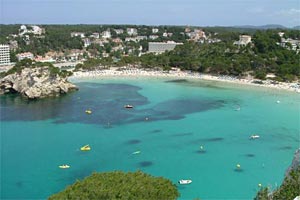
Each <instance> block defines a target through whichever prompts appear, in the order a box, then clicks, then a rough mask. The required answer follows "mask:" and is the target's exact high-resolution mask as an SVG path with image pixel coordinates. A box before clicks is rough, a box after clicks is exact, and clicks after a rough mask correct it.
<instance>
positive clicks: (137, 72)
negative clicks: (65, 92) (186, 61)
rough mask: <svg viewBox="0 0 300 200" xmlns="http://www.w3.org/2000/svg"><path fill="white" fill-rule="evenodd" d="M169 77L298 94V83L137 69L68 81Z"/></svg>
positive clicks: (80, 74) (108, 71)
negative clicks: (117, 77)
mask: <svg viewBox="0 0 300 200" xmlns="http://www.w3.org/2000/svg"><path fill="white" fill-rule="evenodd" d="M115 76H122V77H126V76H127V77H137V78H138V77H169V78H179V79H198V80H207V81H220V82H227V83H232V84H239V85H251V86H257V87H266V88H272V89H278V90H288V91H293V92H297V93H300V83H284V82H276V83H275V84H274V82H273V81H272V80H263V81H261V80H258V79H240V78H236V77H232V76H214V75H209V74H201V73H197V72H189V71H169V72H166V71H154V70H149V71H148V70H144V69H138V68H130V69H122V70H119V68H110V69H104V70H95V71H87V72H74V74H73V75H72V76H71V77H69V80H70V81H72V80H76V79H80V78H101V77H115ZM255 81H258V82H261V83H260V84H258V83H255Z"/></svg>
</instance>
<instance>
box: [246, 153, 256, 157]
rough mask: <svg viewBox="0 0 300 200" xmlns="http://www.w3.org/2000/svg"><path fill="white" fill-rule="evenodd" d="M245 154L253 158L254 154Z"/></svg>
mask: <svg viewBox="0 0 300 200" xmlns="http://www.w3.org/2000/svg"><path fill="white" fill-rule="evenodd" d="M245 156H246V157H248V158H253V157H255V155H254V154H251V153H248V154H245Z"/></svg>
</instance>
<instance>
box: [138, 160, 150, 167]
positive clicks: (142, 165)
mask: <svg viewBox="0 0 300 200" xmlns="http://www.w3.org/2000/svg"><path fill="white" fill-rule="evenodd" d="M151 165H153V162H151V161H143V162H140V163H139V166H140V167H149V166H151Z"/></svg>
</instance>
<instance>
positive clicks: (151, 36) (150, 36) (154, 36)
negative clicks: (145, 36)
mask: <svg viewBox="0 0 300 200" xmlns="http://www.w3.org/2000/svg"><path fill="white" fill-rule="evenodd" d="M158 37H159V36H158V35H149V39H151V40H155V39H157V38H158Z"/></svg>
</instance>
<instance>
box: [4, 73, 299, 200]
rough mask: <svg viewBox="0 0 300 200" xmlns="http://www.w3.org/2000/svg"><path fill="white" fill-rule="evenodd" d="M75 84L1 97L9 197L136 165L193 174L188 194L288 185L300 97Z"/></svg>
mask: <svg viewBox="0 0 300 200" xmlns="http://www.w3.org/2000/svg"><path fill="white" fill-rule="evenodd" d="M76 84H77V85H78V86H79V87H80V90H79V91H78V92H74V93H71V94H68V95H65V96H63V97H61V98H50V99H43V100H38V101H27V100H25V99H22V98H21V97H19V96H14V95H6V96H1V97H0V98H1V104H0V105H1V107H0V114H1V115H0V119H1V127H0V128H1V129H0V130H1V199H37V198H38V199H45V198H47V197H48V196H49V195H51V194H53V193H56V192H58V191H60V190H62V189H64V188H65V187H66V186H67V185H69V184H72V183H73V182H74V181H75V180H76V179H82V178H84V177H85V176H88V175H89V174H91V172H93V171H98V172H103V171H112V170H124V171H135V170H137V169H141V170H143V171H145V172H147V173H150V174H152V175H154V176H164V177H166V178H169V179H171V180H172V181H173V182H174V184H176V183H177V181H178V180H179V179H192V180H193V183H192V184H190V185H186V186H179V185H178V188H179V191H180V193H181V199H193V198H196V197H199V198H201V199H252V198H253V197H254V196H255V193H256V191H257V190H258V189H259V188H258V186H257V185H258V183H261V184H263V185H264V186H271V187H273V188H274V187H276V186H277V185H279V184H280V183H281V181H282V178H283V175H284V172H285V170H286V168H287V167H288V165H289V164H290V163H291V160H292V157H293V153H294V151H295V150H296V148H297V147H299V142H300V139H299V138H300V137H299V133H300V127H299V126H300V125H299V124H300V117H299V115H300V114H299V113H300V105H299V102H300V95H299V94H295V93H290V92H284V91H275V90H267V89H262V88H250V87H241V88H239V87H237V86H233V85H224V84H223V83H215V82H203V81H191V80H186V81H166V80H163V79H133V78H131V79H130V78H126V79H125V78H119V79H116V78H114V79H113V78H111V79H102V80H93V79H86V80H84V79H82V80H77V83H76ZM277 100H280V103H279V104H278V103H276V101H277ZM126 104H132V105H134V108H133V109H125V108H124V105H126ZM237 108H240V110H237ZM87 109H91V110H92V114H91V115H88V114H86V113H85V110H87ZM252 134H259V135H260V139H258V140H249V136H250V135H252ZM85 144H90V146H91V147H92V150H91V151H89V152H81V151H80V150H79V148H80V147H81V146H83V145H85ZM200 146H203V147H204V150H201V149H200ZM135 151H141V153H140V154H136V155H133V154H132V153H133V152H135ZM61 164H68V165H70V166H71V168H70V169H67V170H62V169H59V168H58V166H59V165H61ZM237 164H240V165H241V169H242V170H241V171H236V165H237Z"/></svg>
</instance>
